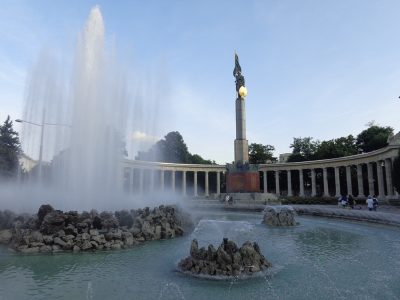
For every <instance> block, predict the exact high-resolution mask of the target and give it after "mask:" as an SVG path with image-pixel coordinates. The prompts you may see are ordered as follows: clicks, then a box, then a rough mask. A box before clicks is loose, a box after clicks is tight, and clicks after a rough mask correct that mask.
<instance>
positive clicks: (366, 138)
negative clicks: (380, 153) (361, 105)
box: [356, 122, 393, 152]
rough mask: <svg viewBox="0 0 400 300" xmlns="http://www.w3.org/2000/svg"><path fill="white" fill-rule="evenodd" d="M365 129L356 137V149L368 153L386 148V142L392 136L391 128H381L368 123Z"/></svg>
mask: <svg viewBox="0 0 400 300" xmlns="http://www.w3.org/2000/svg"><path fill="white" fill-rule="evenodd" d="M367 126H369V127H368V128H367V129H365V130H363V131H362V132H361V133H360V134H359V135H358V136H357V143H356V144H357V147H358V148H359V149H360V150H361V151H362V152H370V151H374V150H377V149H380V148H383V147H386V146H387V144H388V143H387V140H388V138H389V136H390V135H392V134H393V128H392V127H389V126H387V127H382V126H379V125H376V124H375V123H374V122H369V123H368V124H367Z"/></svg>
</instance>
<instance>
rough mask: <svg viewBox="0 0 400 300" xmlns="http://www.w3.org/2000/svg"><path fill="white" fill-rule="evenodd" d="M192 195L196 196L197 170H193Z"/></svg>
mask: <svg viewBox="0 0 400 300" xmlns="http://www.w3.org/2000/svg"><path fill="white" fill-rule="evenodd" d="M194 196H195V197H197V196H198V194H197V171H194Z"/></svg>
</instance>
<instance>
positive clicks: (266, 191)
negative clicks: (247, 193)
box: [263, 171, 268, 194]
mask: <svg viewBox="0 0 400 300" xmlns="http://www.w3.org/2000/svg"><path fill="white" fill-rule="evenodd" d="M263 176H264V179H263V181H264V194H265V193H268V188H267V171H264V172H263Z"/></svg>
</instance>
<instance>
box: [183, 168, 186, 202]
mask: <svg viewBox="0 0 400 300" xmlns="http://www.w3.org/2000/svg"><path fill="white" fill-rule="evenodd" d="M182 194H183V196H186V171H182Z"/></svg>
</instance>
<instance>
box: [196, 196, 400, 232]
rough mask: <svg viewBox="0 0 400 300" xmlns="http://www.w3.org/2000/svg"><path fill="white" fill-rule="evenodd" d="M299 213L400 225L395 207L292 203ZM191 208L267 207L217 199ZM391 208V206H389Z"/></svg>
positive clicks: (248, 209)
mask: <svg viewBox="0 0 400 300" xmlns="http://www.w3.org/2000/svg"><path fill="white" fill-rule="evenodd" d="M291 206H292V207H293V208H294V209H295V210H296V212H297V214H299V215H307V216H317V217H328V218H337V219H346V220H353V221H360V222H370V223H378V224H384V225H391V226H397V227H400V209H398V208H394V207H393V212H388V207H386V209H385V211H384V212H380V211H368V210H366V209H365V208H364V209H344V208H337V207H334V206H331V205H300V204H295V205H291ZM189 207H190V208H194V209H201V210H226V211H239V212H250V211H255V212H262V211H263V210H264V208H265V205H263V204H256V203H235V204H233V205H228V204H222V203H219V202H216V201H201V202H197V203H194V202H192V203H190V205H189ZM389 208H390V207H389Z"/></svg>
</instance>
